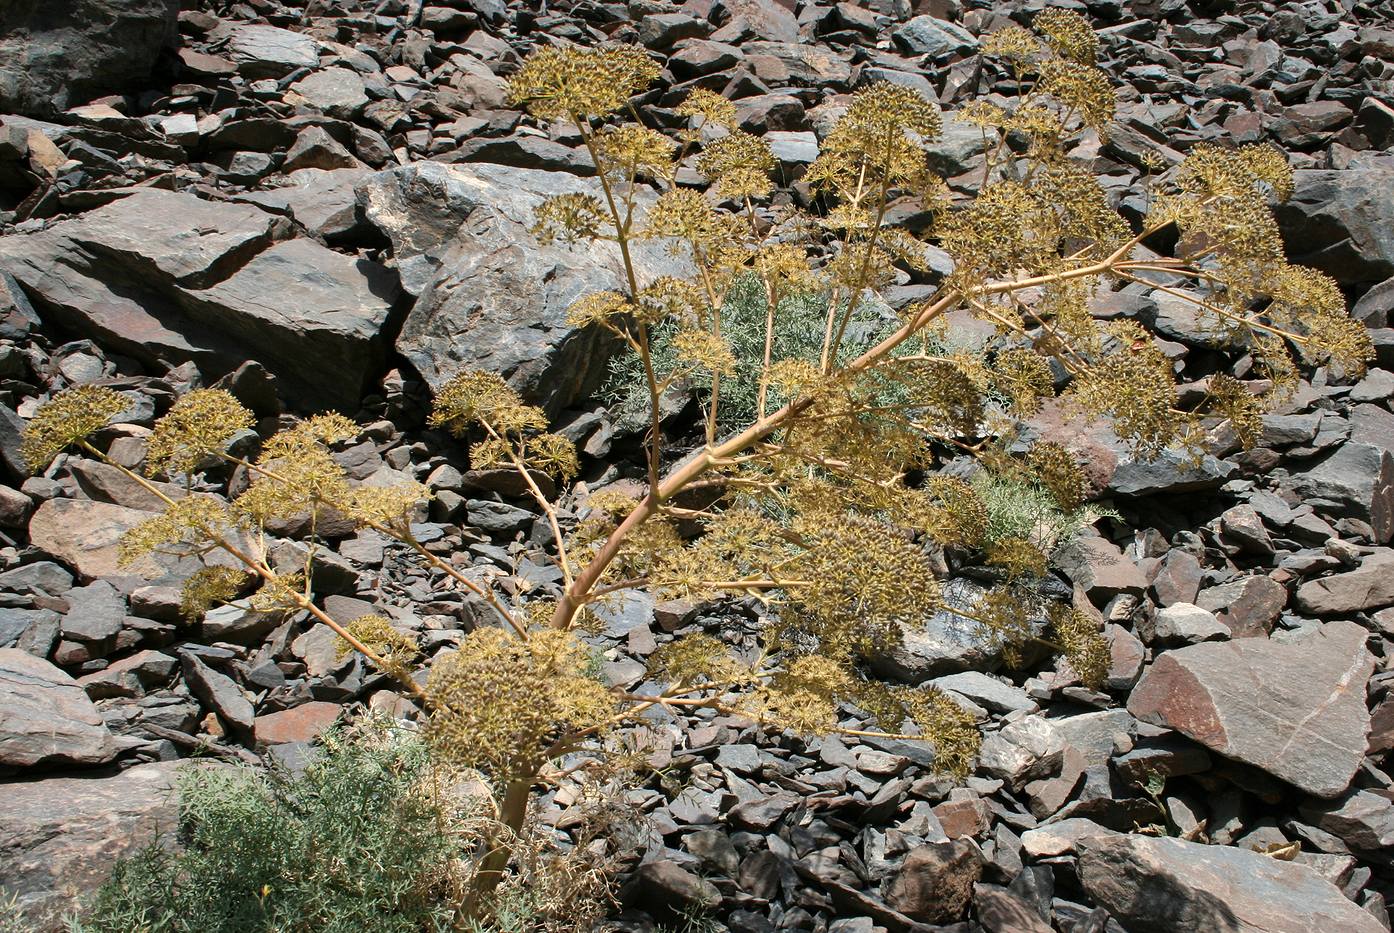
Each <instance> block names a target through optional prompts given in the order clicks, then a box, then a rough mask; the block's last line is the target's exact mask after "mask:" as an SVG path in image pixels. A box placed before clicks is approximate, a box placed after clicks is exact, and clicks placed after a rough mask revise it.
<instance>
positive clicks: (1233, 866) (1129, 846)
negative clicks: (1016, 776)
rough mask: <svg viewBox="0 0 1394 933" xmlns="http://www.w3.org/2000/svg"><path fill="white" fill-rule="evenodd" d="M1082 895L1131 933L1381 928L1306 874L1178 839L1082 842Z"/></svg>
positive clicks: (1370, 931) (1373, 931)
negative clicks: (1084, 893) (1089, 897)
mask: <svg viewBox="0 0 1394 933" xmlns="http://www.w3.org/2000/svg"><path fill="white" fill-rule="evenodd" d="M1078 848H1079V877H1080V881H1081V883H1082V884H1083V886H1084V890H1085V891H1086V892H1087V893H1088V894H1089V895H1090V896H1091V897H1093V898H1094V899H1095V900H1096V901H1098V902H1099V904H1101V905H1102V906H1103V907H1105V908H1107V909H1108V911H1109V912H1110V913H1111V914H1112V915H1113V916H1114V918H1116V919H1117V920H1118V921H1119V922H1120V923H1122V924H1124V925H1125V926H1126V927H1127V929H1128V930H1129V931H1130V933H1174V931H1177V930H1216V931H1221V930H1223V931H1227V933H1310V931H1312V930H1343V931H1350V933H1379V931H1381V930H1383V929H1384V927H1383V926H1381V925H1380V924H1379V922H1378V921H1376V920H1375V918H1374V917H1373V916H1371V915H1370V914H1368V913H1366V912H1365V911H1363V910H1361V909H1360V908H1359V907H1358V906H1356V905H1355V904H1354V903H1352V902H1351V901H1350V900H1348V899H1347V898H1346V896H1345V895H1344V894H1342V893H1341V890H1340V888H1337V887H1336V886H1335V885H1333V884H1332V883H1331V882H1329V881H1327V880H1325V879H1324V878H1322V877H1321V876H1320V875H1318V874H1316V873H1315V872H1314V871H1312V870H1311V869H1310V868H1307V867H1305V866H1303V865H1298V864H1296V863H1294V862H1283V861H1279V860H1278V859H1274V858H1270V857H1268V856H1266V855H1262V854H1260V853H1258V852H1251V851H1248V850H1246V849H1238V848H1231V847H1228V846H1218V845H1201V844H1200V843H1195V842H1183V841H1182V840H1180V839H1162V838H1154V837H1150V836H1141V835H1114V836H1108V837H1102V838H1100V837H1095V838H1090V839H1084V840H1081V841H1080V843H1079V846H1078Z"/></svg>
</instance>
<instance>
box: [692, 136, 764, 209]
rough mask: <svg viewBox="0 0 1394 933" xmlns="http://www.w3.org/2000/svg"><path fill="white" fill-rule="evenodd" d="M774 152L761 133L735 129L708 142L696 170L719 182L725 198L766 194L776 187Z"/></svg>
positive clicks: (714, 181)
mask: <svg viewBox="0 0 1394 933" xmlns="http://www.w3.org/2000/svg"><path fill="white" fill-rule="evenodd" d="M774 164H775V163H774V153H773V152H772V151H771V150H770V144H769V143H767V142H765V140H763V139H761V138H760V137H758V136H752V135H751V134H749V133H743V132H741V131H740V130H733V131H732V132H730V133H728V134H727V135H726V136H723V137H721V138H720V139H718V140H715V141H713V142H711V143H709V144H708V145H707V147H706V148H705V149H703V150H702V154H701V155H700V156H698V157H697V171H699V172H701V173H702V174H703V175H705V176H707V178H708V179H710V180H711V181H712V182H713V183H715V185H716V192H717V194H719V195H721V196H722V197H723V198H734V199H736V200H741V199H744V198H763V197H764V196H765V195H767V194H769V193H770V190H771V189H772V188H773V187H774V184H773V182H771V180H770V173H771V172H773V171H774Z"/></svg>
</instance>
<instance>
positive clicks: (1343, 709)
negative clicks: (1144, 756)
mask: <svg viewBox="0 0 1394 933" xmlns="http://www.w3.org/2000/svg"><path fill="white" fill-rule="evenodd" d="M1366 636H1367V633H1366V631H1365V629H1363V628H1361V627H1360V626H1358V625H1356V624H1354V623H1352V622H1328V623H1326V624H1325V625H1323V626H1321V627H1320V628H1319V629H1316V630H1314V631H1313V632H1311V633H1310V634H1308V635H1307V636H1306V637H1305V638H1301V639H1297V640H1293V641H1289V642H1280V641H1271V640H1269V639H1266V638H1241V639H1237V640H1235V641H1231V642H1206V643H1203V644H1199V645H1191V646H1189V647H1186V648H1179V649H1177V650H1175V651H1168V652H1165V653H1163V654H1161V655H1158V656H1157V659H1156V660H1155V661H1154V662H1153V663H1152V666H1151V667H1150V668H1148V670H1147V673H1146V674H1144V675H1143V678H1142V680H1141V681H1140V682H1139V683H1138V685H1137V687H1136V688H1135V689H1134V690H1133V692H1132V695H1131V696H1130V697H1129V698H1128V712H1130V713H1132V714H1133V715H1134V716H1136V717H1138V718H1139V719H1142V720H1144V721H1146V722H1150V723H1152V724H1153V725H1158V726H1166V727H1167V728H1170V729H1175V730H1177V731H1178V732H1181V733H1183V734H1185V735H1187V736H1189V737H1190V738H1192V739H1194V740H1195V741H1197V742H1199V743H1201V744H1202V745H1204V746H1206V747H1207V748H1210V749H1212V750H1213V751H1216V752H1219V753H1220V754H1222V755H1225V756H1226V757H1229V758H1233V759H1235V760H1237V761H1242V762H1244V763H1246V764H1251V765H1254V766H1256V767H1258V768H1262V769H1263V770H1265V771H1267V772H1268V773H1269V774H1272V775H1273V776H1274V777H1278V778H1281V779H1283V780H1285V781H1287V782H1289V783H1290V784H1293V785H1294V786H1296V787H1298V788H1301V789H1302V790H1305V791H1307V792H1308V793H1310V794H1315V795H1317V796H1319V797H1333V796H1335V795H1337V794H1339V793H1341V792H1342V791H1344V790H1345V789H1346V788H1347V787H1348V786H1349V785H1350V781H1351V778H1353V777H1354V776H1355V772H1356V770H1357V769H1358V768H1359V767H1360V762H1361V761H1362V760H1363V758H1364V756H1365V748H1366V734H1367V732H1368V730H1369V727H1370V713H1369V711H1368V710H1367V709H1366V708H1365V689H1366V684H1367V683H1368V681H1369V679H1370V674H1371V672H1372V671H1373V670H1374V659H1373V658H1372V657H1371V656H1370V653H1369V652H1368V651H1367V650H1366V649H1365V639H1366Z"/></svg>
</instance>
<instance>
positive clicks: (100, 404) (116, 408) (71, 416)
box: [19, 385, 131, 470]
mask: <svg viewBox="0 0 1394 933" xmlns="http://www.w3.org/2000/svg"><path fill="white" fill-rule="evenodd" d="M130 407H131V402H130V400H129V399H127V398H126V397H125V396H123V395H121V393H119V392H117V391H116V390H115V389H110V388H107V387H106V386H96V385H81V386H74V387H73V388H71V389H68V390H66V391H64V392H60V393H59V394H58V395H55V396H54V397H53V398H51V399H49V400H48V401H47V402H45V403H44V404H43V405H42V406H41V407H40V408H39V410H38V411H37V412H35V413H34V417H33V418H31V419H30V421H29V423H28V424H27V425H26V426H25V428H24V440H23V441H22V442H21V444H20V448H19V455H20V457H22V458H23V459H24V462H25V463H26V464H28V465H29V468H30V469H31V470H40V469H43V468H44V467H46V466H48V464H49V462H50V461H52V460H53V458H54V457H56V456H58V455H59V454H60V453H62V452H63V451H64V450H66V449H67V448H68V447H70V446H72V445H73V444H76V443H78V442H79V441H84V440H86V439H87V438H88V437H90V436H91V435H92V434H94V433H95V432H96V431H97V430H99V429H100V428H104V427H106V425H107V424H108V423H110V421H111V419H113V418H115V417H116V416H117V415H119V414H121V413H122V412H123V411H125V410H126V409H128V408H130Z"/></svg>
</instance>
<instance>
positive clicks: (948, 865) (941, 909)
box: [885, 839, 983, 923]
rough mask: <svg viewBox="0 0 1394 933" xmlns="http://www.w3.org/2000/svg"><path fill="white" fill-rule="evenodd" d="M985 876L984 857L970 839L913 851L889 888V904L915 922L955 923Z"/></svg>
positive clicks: (956, 840)
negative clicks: (979, 880)
mask: <svg viewBox="0 0 1394 933" xmlns="http://www.w3.org/2000/svg"><path fill="white" fill-rule="evenodd" d="M982 874H983V855H982V852H981V851H980V850H979V849H978V847H977V845H975V844H974V843H972V842H970V841H969V840H967V839H955V840H953V841H952V842H931V843H928V844H926V845H922V846H919V847H917V848H914V849H911V850H910V853H909V854H908V855H906V856H905V862H904V864H902V865H901V868H900V871H899V872H897V873H896V875H895V877H893V878H892V879H891V880H890V881H889V882H887V884H886V888H885V896H886V903H887V904H888V905H889V906H890V907H891V908H893V909H894V910H898V911H900V912H901V913H903V914H905V915H906V916H907V917H910V918H911V919H913V920H920V921H923V922H925V923H952V922H953V921H955V920H958V919H960V918H961V917H962V916H963V914H964V912H965V911H966V910H967V909H968V903H969V901H971V900H972V899H973V885H974V884H975V883H977V881H978V879H979V878H981V877H982Z"/></svg>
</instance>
